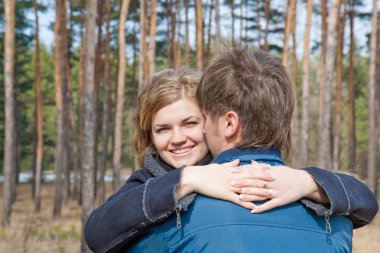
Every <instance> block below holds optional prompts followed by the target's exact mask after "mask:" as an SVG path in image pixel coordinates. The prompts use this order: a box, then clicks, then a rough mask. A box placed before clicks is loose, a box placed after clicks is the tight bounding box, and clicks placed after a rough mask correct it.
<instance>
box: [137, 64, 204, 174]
mask: <svg viewBox="0 0 380 253" xmlns="http://www.w3.org/2000/svg"><path fill="white" fill-rule="evenodd" d="M200 77H201V73H200V72H199V71H197V70H195V69H192V68H189V67H180V68H177V69H166V70H163V71H161V72H159V73H157V74H155V75H154V76H153V78H152V80H151V81H150V83H149V84H147V85H146V86H145V87H144V88H143V89H142V91H141V92H140V95H139V98H138V103H137V110H136V114H135V129H134V130H135V131H134V135H133V146H134V151H135V164H136V166H138V167H143V166H144V155H145V154H146V153H147V152H152V151H154V150H155V147H154V145H153V142H152V138H151V132H152V121H153V119H154V117H155V115H156V113H157V112H158V111H159V110H160V109H161V108H163V107H165V106H167V105H170V104H172V103H174V102H176V101H178V100H179V99H181V98H191V99H194V101H196V98H195V93H196V90H197V86H198V83H199V80H200Z"/></svg>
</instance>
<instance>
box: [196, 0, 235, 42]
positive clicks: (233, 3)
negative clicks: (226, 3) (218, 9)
mask: <svg viewBox="0 0 380 253" xmlns="http://www.w3.org/2000/svg"><path fill="white" fill-rule="evenodd" d="M197 2H198V1H197ZM234 7H235V1H234V0H230V11H231V21H232V22H231V37H232V38H235V15H234Z"/></svg>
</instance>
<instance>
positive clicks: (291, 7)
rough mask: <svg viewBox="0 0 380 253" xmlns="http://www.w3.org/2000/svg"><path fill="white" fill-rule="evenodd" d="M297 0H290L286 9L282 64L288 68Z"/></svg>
mask: <svg viewBox="0 0 380 253" xmlns="http://www.w3.org/2000/svg"><path fill="white" fill-rule="evenodd" d="M296 4H297V1H296V0H288V7H287V9H286V21H285V32H284V48H283V51H282V64H283V65H284V66H285V68H286V69H288V66H289V65H288V62H289V55H290V47H289V37H290V32H291V30H292V20H293V12H295V11H296Z"/></svg>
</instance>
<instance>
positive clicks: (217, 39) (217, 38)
mask: <svg viewBox="0 0 380 253" xmlns="http://www.w3.org/2000/svg"><path fill="white" fill-rule="evenodd" d="M186 2H187V0H186ZM215 51H216V53H219V52H220V10H219V0H215Z"/></svg>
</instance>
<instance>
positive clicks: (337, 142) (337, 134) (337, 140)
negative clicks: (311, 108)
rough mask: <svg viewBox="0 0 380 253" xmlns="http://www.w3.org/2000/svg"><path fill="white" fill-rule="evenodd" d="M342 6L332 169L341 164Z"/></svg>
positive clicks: (344, 12) (337, 60)
mask: <svg viewBox="0 0 380 253" xmlns="http://www.w3.org/2000/svg"><path fill="white" fill-rule="evenodd" d="M341 8H343V14H342V17H340V22H338V23H337V26H336V28H337V29H336V31H337V34H338V43H337V47H336V61H335V65H336V84H335V100H336V106H335V120H334V122H335V123H334V128H333V129H334V142H333V145H334V146H333V167H332V169H333V170H339V169H340V166H341V161H340V153H341V148H340V147H341V139H342V136H341V132H342V107H343V105H342V103H343V102H342V96H343V95H342V89H343V88H342V75H343V46H344V29H345V22H346V1H345V0H343V1H342V2H340V7H339V9H341Z"/></svg>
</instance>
